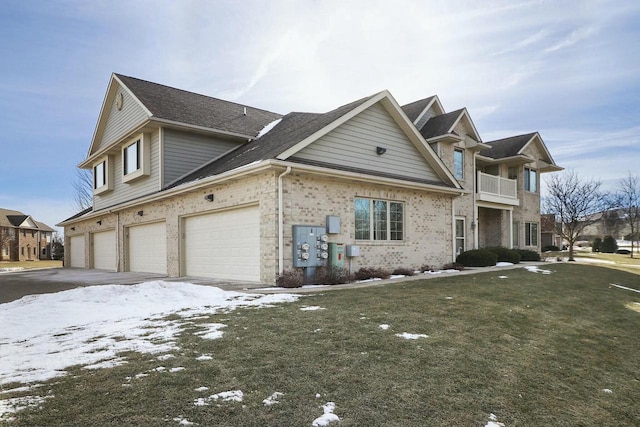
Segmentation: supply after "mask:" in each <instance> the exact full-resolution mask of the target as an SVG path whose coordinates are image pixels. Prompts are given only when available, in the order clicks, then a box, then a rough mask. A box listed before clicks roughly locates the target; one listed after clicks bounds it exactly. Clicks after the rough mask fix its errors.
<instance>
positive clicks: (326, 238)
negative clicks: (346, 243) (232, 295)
mask: <svg viewBox="0 0 640 427" xmlns="http://www.w3.org/2000/svg"><path fill="white" fill-rule="evenodd" d="M320 240H322V241H323V242H326V241H327V240H329V238H328V237H327V235H326V234H323V235H322V236H320Z"/></svg>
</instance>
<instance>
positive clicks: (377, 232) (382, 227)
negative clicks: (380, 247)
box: [373, 200, 387, 240]
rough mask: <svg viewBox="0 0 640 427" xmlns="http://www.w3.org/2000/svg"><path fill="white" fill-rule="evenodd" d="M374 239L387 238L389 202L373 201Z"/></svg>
mask: <svg viewBox="0 0 640 427" xmlns="http://www.w3.org/2000/svg"><path fill="white" fill-rule="evenodd" d="M373 240H387V202H384V201H382V200H374V201H373Z"/></svg>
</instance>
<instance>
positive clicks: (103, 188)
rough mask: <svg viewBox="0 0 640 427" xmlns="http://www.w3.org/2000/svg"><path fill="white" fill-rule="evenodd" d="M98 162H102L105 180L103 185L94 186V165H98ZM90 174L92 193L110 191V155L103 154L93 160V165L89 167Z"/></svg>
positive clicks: (111, 177) (111, 179)
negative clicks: (96, 159)
mask: <svg viewBox="0 0 640 427" xmlns="http://www.w3.org/2000/svg"><path fill="white" fill-rule="evenodd" d="M100 163H104V173H105V180H104V181H105V182H104V185H102V186H100V187H98V188H95V183H96V176H95V174H96V166H98V165H99V164H100ZM91 176H92V177H93V187H94V188H93V195H94V196H97V195H99V194H102V193H106V192H107V191H111V190H113V160H112V159H111V156H104V157H102V158H101V159H100V160H98V161H97V162H95V163H94V164H93V167H92V168H91Z"/></svg>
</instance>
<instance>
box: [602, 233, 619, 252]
mask: <svg viewBox="0 0 640 427" xmlns="http://www.w3.org/2000/svg"><path fill="white" fill-rule="evenodd" d="M617 250H618V243H616V239H614V238H613V237H611V236H604V239H603V240H602V245H600V252H602V253H605V254H613V253H615V252H616V251H617Z"/></svg>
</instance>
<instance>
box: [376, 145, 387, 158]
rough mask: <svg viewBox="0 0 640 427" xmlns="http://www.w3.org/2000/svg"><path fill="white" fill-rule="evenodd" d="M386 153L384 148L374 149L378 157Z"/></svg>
mask: <svg viewBox="0 0 640 427" xmlns="http://www.w3.org/2000/svg"><path fill="white" fill-rule="evenodd" d="M386 152H387V149H386V148H384V147H376V154H378V156H382V155H383V154H384V153H386Z"/></svg>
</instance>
